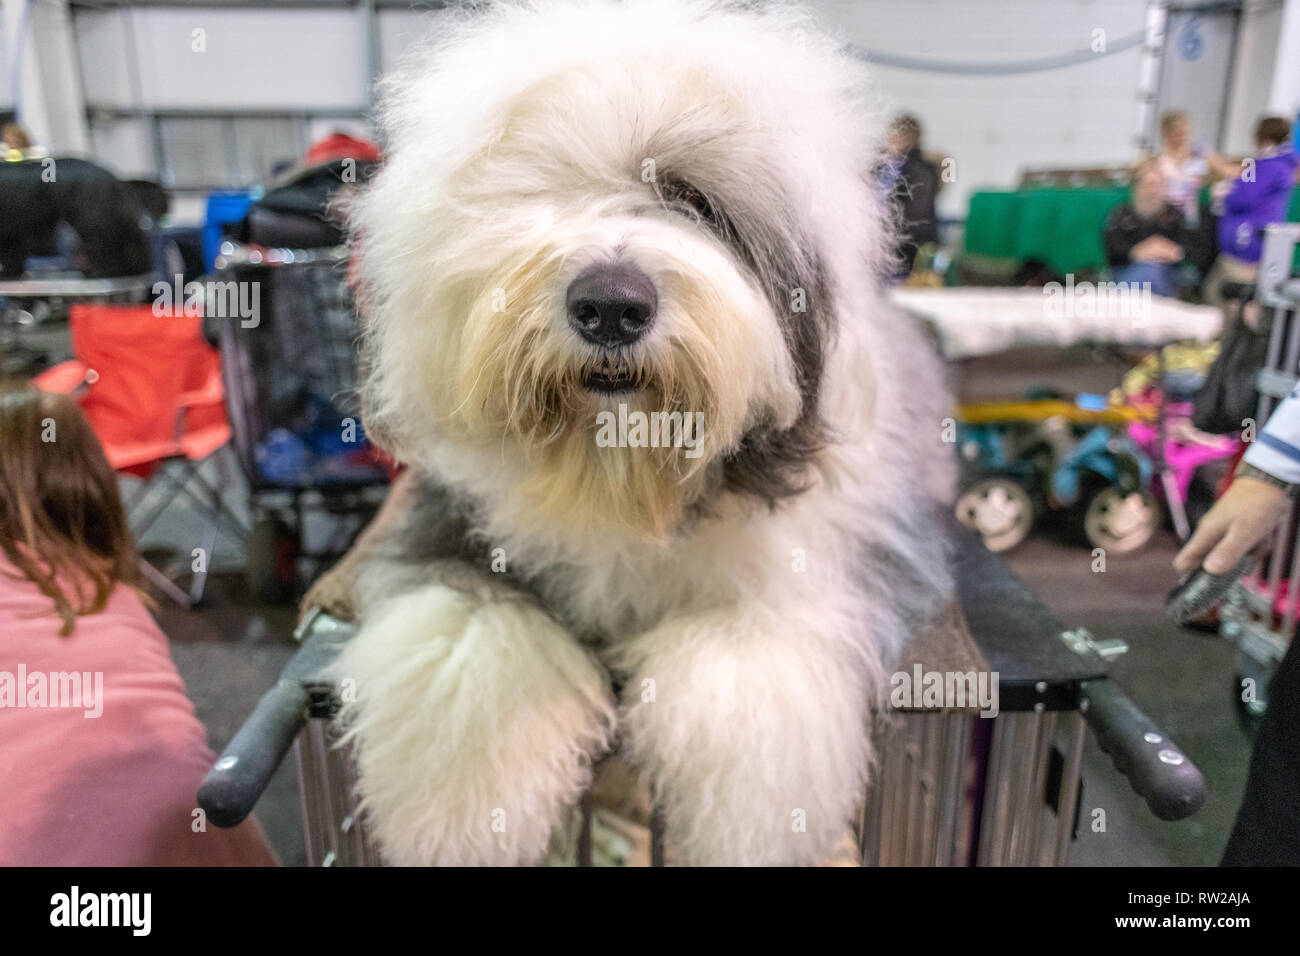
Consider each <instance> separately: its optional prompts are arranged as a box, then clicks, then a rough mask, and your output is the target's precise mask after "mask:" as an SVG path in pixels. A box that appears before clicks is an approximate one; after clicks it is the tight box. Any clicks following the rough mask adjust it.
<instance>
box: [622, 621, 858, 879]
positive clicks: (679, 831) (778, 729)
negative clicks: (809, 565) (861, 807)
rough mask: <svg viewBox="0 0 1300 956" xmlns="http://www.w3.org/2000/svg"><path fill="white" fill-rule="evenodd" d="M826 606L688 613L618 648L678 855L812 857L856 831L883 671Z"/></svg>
mask: <svg viewBox="0 0 1300 956" xmlns="http://www.w3.org/2000/svg"><path fill="white" fill-rule="evenodd" d="M828 607H830V605H829V604H827V605H823V607H822V609H821V610H820V611H819V613H817V614H809V613H807V612H803V613H802V614H800V613H792V612H789V611H788V610H787V611H784V612H783V611H781V610H778V609H751V610H739V609H734V608H733V609H719V610H718V611H716V612H712V613H709V614H703V615H692V616H685V617H679V618H676V619H673V620H669V621H666V622H665V623H663V624H661V625H660V626H659V627H657V628H655V629H654V630H652V631H649V632H647V633H644V634H642V635H640V636H638V637H637V638H635V639H633V640H632V641H631V642H630V643H629V644H628V645H626V646H625V647H623V648H622V649H621V650H620V652H619V654H618V659H617V660H616V662H615V663H616V666H617V667H618V668H619V669H620V670H624V671H625V672H626V673H629V674H632V675H634V676H633V677H632V679H631V680H629V682H628V684H627V687H626V690H625V694H624V701H623V714H622V715H621V718H620V735H621V737H622V738H623V740H624V745H625V747H626V749H627V752H628V754H629V756H630V757H631V759H632V760H633V761H634V762H635V763H636V764H637V765H638V766H639V767H640V769H642V770H643V771H644V772H646V773H647V774H648V776H649V778H650V782H651V786H652V790H653V792H654V794H655V798H656V800H657V802H658V804H659V807H660V809H661V811H662V812H663V814H664V817H665V821H666V826H667V834H668V839H669V841H670V842H671V844H672V846H673V847H674V848H675V850H676V852H677V854H678V858H679V859H682V862H686V863H696V864H798V863H804V864H811V863H816V862H819V861H821V860H822V859H823V858H824V857H825V855H826V853H827V851H828V850H829V849H830V847H831V846H832V845H833V844H834V843H835V842H836V841H837V840H839V839H841V838H842V837H844V836H845V834H846V833H847V831H848V827H849V825H850V822H851V818H852V815H853V812H854V809H855V806H856V804H857V802H858V800H859V799H860V797H861V795H862V787H863V785H864V784H865V780H866V773H867V769H868V764H869V762H870V760H871V737H870V733H869V718H870V714H869V708H870V702H871V700H872V698H873V696H874V692H875V691H876V690H877V689H878V687H879V685H880V683H881V682H882V674H881V664H880V661H879V657H878V656H877V655H876V654H875V653H874V652H873V650H872V648H871V646H870V645H869V644H868V643H865V642H863V641H861V640H857V641H855V640H854V635H855V634H856V635H858V636H859V637H860V636H861V634H862V628H861V622H860V621H858V622H851V621H849V620H848V619H846V618H843V617H840V616H837V615H834V614H832V613H830V612H829V611H827V610H826V608H828ZM855 624H856V626H854V625H855ZM683 858H684V859H683Z"/></svg>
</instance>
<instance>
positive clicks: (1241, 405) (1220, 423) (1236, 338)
mask: <svg viewBox="0 0 1300 956" xmlns="http://www.w3.org/2000/svg"><path fill="white" fill-rule="evenodd" d="M1243 311H1244V308H1243V307H1242V306H1241V305H1240V304H1239V305H1238V307H1237V311H1236V315H1234V316H1233V318H1232V321H1231V323H1230V324H1229V326H1228V328H1227V329H1226V330H1225V331H1224V333H1223V340H1222V342H1221V343H1220V345H1219V355H1218V357H1217V358H1216V359H1215V360H1214V364H1213V365H1211V366H1210V371H1209V373H1208V374H1207V375H1206V377H1205V384H1204V385H1203V386H1202V387H1201V390H1200V391H1199V392H1197V393H1196V400H1195V403H1194V404H1193V406H1192V424H1193V425H1195V426H1196V427H1197V428H1199V429H1200V430H1201V431H1204V432H1209V433H1210V434H1212V435H1227V434H1230V433H1240V432H1241V429H1242V427H1243V425H1242V422H1243V421H1244V420H1245V419H1247V418H1253V417H1254V415H1255V406H1256V403H1257V402H1258V400H1259V396H1258V393H1257V392H1256V390H1255V379H1256V376H1258V374H1259V370H1260V369H1262V368H1263V367H1264V362H1265V361H1266V359H1267V358H1268V338H1269V330H1270V328H1271V326H1272V316H1271V313H1269V312H1268V310H1264V309H1261V310H1260V312H1261V315H1260V321H1259V328H1258V329H1252V328H1249V327H1248V326H1247V325H1246V323H1245V321H1244V320H1243V319H1242V312H1243Z"/></svg>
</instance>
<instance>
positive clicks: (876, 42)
mask: <svg viewBox="0 0 1300 956" xmlns="http://www.w3.org/2000/svg"><path fill="white" fill-rule="evenodd" d="M0 2H9V3H13V2H16V0H0ZM811 2H812V3H813V5H814V6H815V7H816V8H818V9H819V11H820V13H821V15H822V18H823V20H824V21H825V22H826V23H828V24H829V25H830V26H831V27H832V28H834V29H837V30H838V31H839V32H841V33H842V34H843V35H844V37H845V38H846V39H847V40H849V41H851V42H853V43H855V44H857V45H859V46H862V47H865V48H868V49H873V50H880V51H885V52H887V53H892V54H897V55H907V56H910V57H914V58H924V59H929V60H938V61H962V62H971V61H976V62H981V63H989V62H999V63H1006V62H1012V63H1014V62H1016V61H1024V60H1032V59H1038V58H1042V57H1047V56H1051V55H1056V54H1065V53H1071V52H1076V51H1081V50H1088V49H1090V46H1091V44H1092V43H1093V40H1094V31H1095V30H1098V29H1100V30H1104V31H1105V34H1106V38H1107V40H1108V41H1117V40H1119V39H1121V38H1123V37H1125V36H1129V35H1132V34H1134V33H1137V32H1139V31H1141V30H1142V28H1143V25H1144V21H1145V15H1146V9H1147V2H1146V0H811ZM1289 2H1291V3H1297V2H1300V0H1289ZM1260 3H1261V0H1250V3H1249V5H1248V10H1249V11H1250V13H1249V14H1248V17H1247V26H1246V29H1245V30H1243V33H1242V38H1241V42H1240V49H1239V51H1238V56H1237V63H1238V77H1237V80H1236V82H1235V83H1234V84H1233V87H1232V90H1231V93H1230V109H1229V115H1228V122H1227V127H1228V131H1227V136H1226V145H1227V146H1228V148H1230V149H1232V148H1242V146H1244V145H1246V144H1248V140H1249V128H1250V126H1251V125H1252V124H1253V122H1254V120H1255V118H1256V117H1257V116H1258V115H1259V114H1260V113H1261V112H1262V111H1263V110H1264V108H1265V105H1266V102H1267V99H1268V95H1269V91H1270V89H1271V88H1272V87H1273V86H1274V85H1275V84H1274V83H1273V73H1274V67H1275V63H1274V57H1273V51H1274V49H1275V47H1276V43H1277V34H1278V29H1279V23H1280V19H1281V18H1280V14H1279V13H1278V12H1277V9H1276V8H1271V9H1270V8H1265V7H1261V5H1260ZM363 18H364V13H363V11H362V10H360V9H359V8H353V9H339V10H333V9H320V8H315V9H307V10H294V9H214V8H187V9H181V10H176V9H156V8H139V9H135V10H122V9H106V10H102V11H86V10H79V11H78V12H77V15H76V24H77V31H76V32H77V48H78V50H79V53H80V59H81V64H82V67H81V70H82V74H83V76H84V80H85V87H86V99H87V101H88V102H89V103H90V105H92V106H94V105H102V106H111V107H118V108H157V109H163V108H173V109H202V108H212V109H223V108H225V109H230V108H234V109H252V108H262V109H291V110H299V111H311V110H315V111H318V112H319V111H344V112H346V111H349V110H361V109H364V108H365V106H366V88H367V85H368V78H367V76H366V50H365V33H364V19H363ZM429 19H430V15H429V14H426V13H421V12H414V11H407V10H392V9H382V10H380V11H379V12H378V16H377V24H378V31H379V36H380V50H381V67H382V68H384V69H388V68H391V66H392V65H393V64H394V63H395V62H396V61H397V59H398V58H399V57H400V55H401V53H402V52H403V51H404V50H405V49H406V48H407V46H408V45H409V44H410V43H411V42H413V41H414V40H415V39H416V38H418V37H419V36H421V35H422V34H423V31H424V29H425V26H426V24H427V22H428V20H429ZM132 25H133V29H132ZM195 29H203V30H205V31H206V33H205V36H204V39H205V41H206V51H205V52H202V53H199V52H196V51H195V50H194V35H193V31H194V30H195ZM132 37H134V43H135V44H136V46H137V47H138V61H139V64H140V68H139V74H138V78H137V77H136V76H133V75H132V71H131V69H130V63H131V62H132V57H131V56H130V54H129V51H130V48H131V42H132ZM1140 57H1141V53H1140V51H1139V50H1138V49H1136V48H1134V49H1130V50H1127V51H1125V52H1122V53H1116V54H1112V55H1108V56H1093V57H1090V58H1089V60H1088V61H1087V62H1084V63H1081V64H1078V65H1074V66H1070V67H1066V68H1062V69H1057V70H1052V71H1048V72H1034V73H1025V74H1018V75H1002V76H952V75H942V74H936V73H931V72H915V71H911V70H903V69H896V68H889V67H878V68H877V70H876V76H877V82H878V84H879V87H880V91H881V93H882V95H883V96H884V97H885V98H886V99H887V100H888V101H889V102H890V104H892V105H891V109H897V110H906V111H909V112H913V113H915V114H917V115H918V116H919V118H920V119H921V121H922V123H923V125H924V126H925V128H926V145H927V148H929V149H933V150H937V151H940V152H942V153H944V154H945V155H950V156H952V157H953V158H954V159H955V161H956V174H957V179H956V182H955V183H954V184H953V185H952V186H950V187H949V188H946V189H945V190H944V191H943V193H942V194H941V197H940V208H941V212H943V213H944V214H946V215H955V216H961V215H963V214H964V211H965V207H966V202H967V198H968V196H969V193H970V192H971V191H972V190H974V189H978V188H982V187H1008V186H1011V185H1013V184H1014V183H1015V182H1016V181H1017V179H1018V176H1019V172H1020V170H1021V169H1023V168H1025V167H1032V166H1060V165H1110V164H1119V163H1126V162H1130V161H1132V160H1133V159H1134V158H1136V144H1135V134H1136V118H1137V103H1136V93H1137V85H1138V71H1139V64H1140ZM490 68H491V65H490V64H484V69H490ZM1297 71H1300V67H1297ZM1243 130H1244V131H1245V140H1246V143H1245V144H1242V132H1243ZM1237 144H1242V145H1241V146H1238V145H1237ZM95 147H96V151H97V152H99V153H100V154H101V155H102V156H103V157H104V158H105V159H106V160H109V161H113V160H114V158H115V157H120V159H119V161H118V165H119V166H122V167H129V168H132V169H133V170H135V168H136V167H137V166H138V165H139V163H141V162H146V161H147V160H148V157H149V156H150V155H151V149H152V147H151V143H150V141H149V138H148V136H147V130H146V129H145V128H144V126H143V124H136V125H135V126H131V125H130V124H125V125H124V126H123V128H121V129H116V128H115V129H112V130H109V131H102V130H97V132H96V142H95Z"/></svg>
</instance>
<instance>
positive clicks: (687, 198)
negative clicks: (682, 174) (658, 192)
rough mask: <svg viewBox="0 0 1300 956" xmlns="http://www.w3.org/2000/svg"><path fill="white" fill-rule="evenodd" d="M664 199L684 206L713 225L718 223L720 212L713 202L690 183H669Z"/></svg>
mask: <svg viewBox="0 0 1300 956" xmlns="http://www.w3.org/2000/svg"><path fill="white" fill-rule="evenodd" d="M664 199H665V200H666V201H667V202H669V203H672V204H673V205H675V206H681V207H683V208H684V209H686V210H687V211H689V212H690V213H691V214H693V215H695V216H697V217H699V218H700V219H702V220H703V221H704V222H707V223H708V224H709V225H711V226H716V225H717V224H718V212H717V210H716V209H714V208H713V203H711V202H710V201H709V197H708V196H706V195H704V193H702V192H700V191H699V190H698V189H696V188H695V187H694V186H692V185H691V184H690V183H684V182H670V183H668V184H667V185H666V186H665V187H664Z"/></svg>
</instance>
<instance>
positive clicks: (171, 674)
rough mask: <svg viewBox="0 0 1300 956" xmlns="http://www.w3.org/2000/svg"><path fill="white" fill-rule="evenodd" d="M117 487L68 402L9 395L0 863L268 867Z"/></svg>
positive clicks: (0, 514)
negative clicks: (223, 786) (221, 782)
mask: <svg viewBox="0 0 1300 956" xmlns="http://www.w3.org/2000/svg"><path fill="white" fill-rule="evenodd" d="M138 566H139V565H138V557H137V554H136V550H135V544H134V542H133V541H132V539H131V533H130V531H129V529H128V528H127V524H126V518H125V515H124V513H123V508H122V501H121V498H120V497H119V495H118V489H117V476H116V474H115V473H114V472H113V470H112V468H110V467H109V464H108V462H107V460H106V459H105V458H104V453H103V451H102V449H101V448H100V446H99V442H98V441H97V440H96V439H95V436H94V433H93V432H92V431H91V430H90V426H89V425H88V424H87V422H86V420H85V418H84V417H83V416H82V414H81V410H80V409H79V408H78V407H77V405H76V404H75V403H74V402H73V401H72V400H71V399H69V398H67V397H65V396H62V395H54V394H50V393H44V392H39V391H37V390H35V389H32V388H29V387H26V386H19V387H5V386H0V781H3V782H4V785H3V790H4V801H3V807H0V865H77V866H113V865H267V864H273V863H275V857H274V854H273V853H272V852H271V850H270V848H269V846H268V845H267V843H266V840H265V837H264V836H263V834H262V832H261V829H260V827H258V825H257V824H256V823H254V822H251V821H250V822H247V823H245V824H243V825H241V826H239V827H237V828H235V829H233V830H221V829H218V828H216V827H214V826H211V825H209V824H208V823H207V822H206V820H204V818H203V814H202V811H201V810H199V809H198V807H197V805H196V800H195V792H196V791H197V789H198V785H199V782H200V781H201V780H202V779H203V776H204V774H205V773H206V772H207V769H208V768H209V767H210V766H211V763H212V759H213V757H212V753H211V751H210V750H209V749H208V747H207V743H206V739H205V734H204V731H203V727H202V725H201V724H199V722H198V720H197V718H196V717H195V715H194V707H193V705H192V704H191V703H190V701H189V699H188V698H187V697H186V695H185V685H184V684H183V683H182V682H181V678H180V675H179V674H178V673H177V672H176V667H175V665H174V664H173V663H172V660H171V654H170V652H169V650H168V646H167V638H166V636H165V635H163V633H162V632H161V631H160V630H159V629H158V627H157V625H156V624H155V623H154V621H153V619H152V618H151V617H150V616H149V613H148V611H147V610H146V609H145V606H144V603H143V601H142V595H141V593H140V592H139V591H138V590H137V586H138V583H139V581H138V576H137V569H138Z"/></svg>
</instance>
